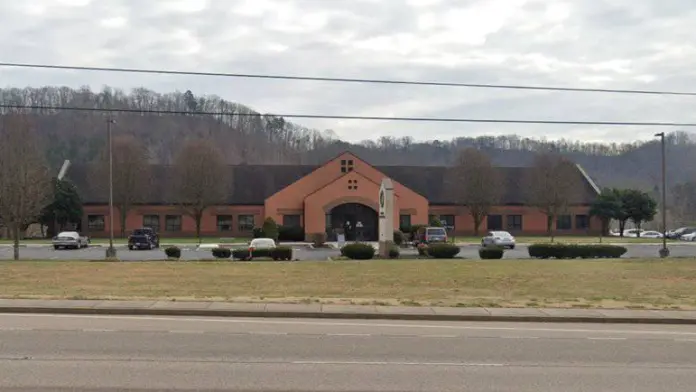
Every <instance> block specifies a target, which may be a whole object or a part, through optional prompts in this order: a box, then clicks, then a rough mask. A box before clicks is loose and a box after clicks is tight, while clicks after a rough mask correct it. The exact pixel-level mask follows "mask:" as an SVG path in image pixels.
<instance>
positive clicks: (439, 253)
mask: <svg viewBox="0 0 696 392" xmlns="http://www.w3.org/2000/svg"><path fill="white" fill-rule="evenodd" d="M427 249H428V250H427V253H428V255H429V256H430V257H433V258H436V259H453V258H454V256H456V255H458V254H459V251H460V249H459V247H458V246H457V245H454V244H444V243H442V244H440V243H438V244H430V245H428V248H427Z"/></svg>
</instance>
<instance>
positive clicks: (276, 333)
mask: <svg viewBox="0 0 696 392" xmlns="http://www.w3.org/2000/svg"><path fill="white" fill-rule="evenodd" d="M249 334H250V335H281V336H282V335H287V334H288V333H287V332H263V331H261V332H249Z"/></svg>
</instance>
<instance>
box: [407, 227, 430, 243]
mask: <svg viewBox="0 0 696 392" xmlns="http://www.w3.org/2000/svg"><path fill="white" fill-rule="evenodd" d="M423 227H427V225H413V226H411V227H410V229H409V231H408V240H409V241H413V240H415V239H416V233H418V230H420V229H421V228H423Z"/></svg>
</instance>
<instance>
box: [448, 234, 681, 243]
mask: <svg viewBox="0 0 696 392" xmlns="http://www.w3.org/2000/svg"><path fill="white" fill-rule="evenodd" d="M481 238H482V237H456V238H455V242H467V243H474V244H478V243H481ZM515 240H516V241H517V243H518V244H544V243H550V242H551V238H550V237H530V236H520V237H515ZM554 242H557V243H571V244H599V243H600V239H599V237H594V236H562V237H555V238H554ZM667 242H682V241H677V240H667ZM601 243H604V244H616V243H624V244H658V243H662V239H661V238H629V237H624V238H621V237H602V240H601Z"/></svg>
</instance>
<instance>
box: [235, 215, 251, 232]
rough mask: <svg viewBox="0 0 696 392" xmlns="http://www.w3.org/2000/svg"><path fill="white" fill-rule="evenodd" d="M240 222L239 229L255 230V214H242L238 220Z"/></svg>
mask: <svg viewBox="0 0 696 392" xmlns="http://www.w3.org/2000/svg"><path fill="white" fill-rule="evenodd" d="M237 221H238V224H239V231H252V230H254V216H253V215H240V216H239V219H238V220H237Z"/></svg>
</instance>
